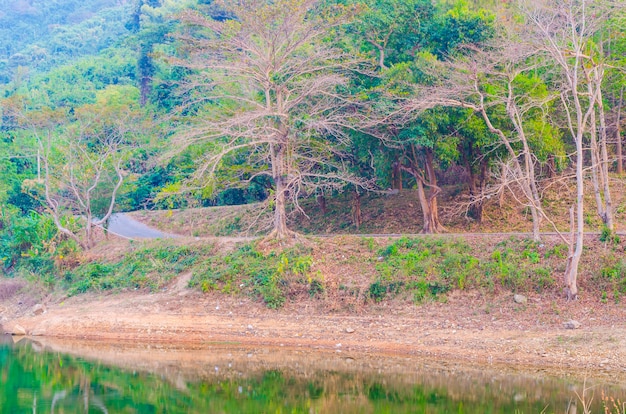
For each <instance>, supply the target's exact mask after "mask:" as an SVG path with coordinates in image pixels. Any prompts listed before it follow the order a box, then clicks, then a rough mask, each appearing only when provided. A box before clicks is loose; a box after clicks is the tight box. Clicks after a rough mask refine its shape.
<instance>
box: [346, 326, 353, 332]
mask: <svg viewBox="0 0 626 414" xmlns="http://www.w3.org/2000/svg"><path fill="white" fill-rule="evenodd" d="M346 333H354V329H353V328H351V327H347V328H346Z"/></svg>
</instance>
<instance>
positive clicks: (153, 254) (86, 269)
mask: <svg viewBox="0 0 626 414" xmlns="http://www.w3.org/2000/svg"><path fill="white" fill-rule="evenodd" d="M212 249H213V248H212V246H202V247H197V246H176V245H170V244H159V245H157V246H154V247H141V248H138V249H137V250H134V251H133V252H131V253H129V254H127V255H126V256H124V258H123V259H121V260H119V261H113V262H105V261H102V262H100V261H95V262H89V263H86V264H83V265H80V266H78V267H76V268H75V269H73V270H70V271H67V272H66V273H65V277H64V284H65V285H66V287H67V289H68V293H69V294H70V295H75V294H78V293H83V292H87V291H94V290H95V291H102V290H119V289H148V290H150V291H156V290H158V289H161V288H163V287H165V286H166V285H167V283H168V282H169V281H170V280H171V279H172V278H174V277H175V276H176V275H178V274H180V273H181V272H183V271H185V270H188V269H190V268H191V267H193V266H194V265H195V264H196V263H197V262H198V261H199V260H200V259H201V258H204V257H206V256H207V255H209V254H211V251H212Z"/></svg>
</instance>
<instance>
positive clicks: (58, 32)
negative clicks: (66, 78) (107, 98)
mask: <svg viewBox="0 0 626 414" xmlns="http://www.w3.org/2000/svg"><path fill="white" fill-rule="evenodd" d="M132 7H133V6H132V2H130V1H119V0H80V1H79V0H63V1H44V0H35V1H24V0H1V1H0V45H2V47H1V48H0V84H6V83H9V82H10V81H12V80H14V79H15V78H16V76H18V77H22V78H23V77H24V75H25V73H24V71H29V72H37V71H39V72H41V71H48V70H50V69H52V68H54V67H56V66H59V65H62V64H65V63H68V62H70V61H73V60H76V59H78V58H80V57H84V56H89V55H95V54H97V53H98V52H99V51H100V50H102V49H105V48H106V47H108V46H111V45H113V44H114V43H116V42H119V41H120V40H121V39H122V38H123V37H124V36H125V35H127V34H128V33H129V32H128V30H127V29H126V28H125V24H126V23H127V22H128V20H129V19H130V15H131V11H132ZM18 68H21V71H22V73H19V74H18Z"/></svg>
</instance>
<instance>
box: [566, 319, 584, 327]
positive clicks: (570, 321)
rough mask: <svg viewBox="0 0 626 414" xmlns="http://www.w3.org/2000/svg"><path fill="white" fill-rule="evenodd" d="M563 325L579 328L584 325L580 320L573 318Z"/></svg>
mask: <svg viewBox="0 0 626 414" xmlns="http://www.w3.org/2000/svg"><path fill="white" fill-rule="evenodd" d="M563 325H564V326H565V329H578V328H580V327H581V326H582V324H581V323H580V322H578V321H575V320H573V319H571V320H569V321H567V322H565V323H564V324H563Z"/></svg>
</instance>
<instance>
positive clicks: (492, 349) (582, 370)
mask: <svg viewBox="0 0 626 414" xmlns="http://www.w3.org/2000/svg"><path fill="white" fill-rule="evenodd" d="M508 299H509V298H508V297H504V298H501V300H502V302H501V303H500V308H499V310H498V312H497V315H498V316H495V315H496V312H494V315H493V316H492V315H491V314H485V313H484V312H482V314H481V313H480V309H481V307H480V306H478V307H474V309H472V307H471V306H472V300H471V299H470V300H468V299H467V298H463V297H460V298H456V297H453V298H451V299H450V300H449V301H448V302H447V303H445V304H444V303H429V304H425V305H420V306H411V307H407V306H406V305H403V304H398V305H397V306H395V307H392V306H379V307H376V308H373V309H368V311H367V312H360V313H358V314H352V313H330V312H323V311H321V310H320V309H317V308H315V307H313V306H309V304H306V303H304V304H303V303H289V304H287V306H286V307H285V308H283V309H281V310H279V311H276V310H268V309H266V308H264V306H263V305H262V304H260V303H257V302H253V301H250V300H249V299H241V298H237V297H224V296H220V295H205V294H201V293H197V292H193V291H188V290H184V291H179V292H167V293H157V294H146V293H141V292H123V293H118V294H105V295H95V294H86V295H80V296H77V297H72V298H68V299H63V300H61V301H59V302H54V301H51V302H50V303H48V304H46V311H45V313H43V314H39V315H34V314H32V311H30V310H29V311H22V313H21V314H19V312H18V313H16V314H14V315H9V316H11V317H10V318H7V319H9V320H8V321H5V322H3V323H2V327H3V331H6V332H8V333H13V334H15V333H24V332H20V330H21V329H23V330H24V331H25V333H26V334H27V335H26V336H30V337H31V338H32V339H33V340H35V341H38V340H39V339H38V338H44V339H45V338H52V340H58V339H60V340H63V341H65V340H81V341H82V340H88V341H106V342H109V341H114V342H118V343H119V342H121V343H124V342H126V343H128V342H132V343H147V344H157V345H158V344H168V346H182V347H185V346H198V347H203V346H229V347H269V348H277V349H285V350H306V351H310V352H316V351H322V352H333V353H338V354H349V353H358V354H362V355H364V354H367V355H372V356H376V355H378V356H381V357H385V356H388V357H407V358H412V359H422V360H432V361H441V362H444V361H445V362H457V363H459V364H462V365H469V366H490V367H509V368H511V369H515V370H522V371H542V372H551V373H554V374H557V375H558V374H559V373H566V374H567V375H568V376H575V377H578V378H579V379H586V378H597V379H603V380H609V381H611V382H614V383H626V340H624V338H626V329H624V326H623V325H620V324H616V323H615V322H616V321H619V320H623V319H622V318H623V310H622V309H621V308H620V307H619V306H617V305H615V306H610V312H609V314H610V315H611V317H610V318H594V317H591V318H587V320H584V319H583V318H581V317H580V316H578V318H579V319H580V320H581V323H582V326H581V327H580V329H565V327H564V326H563V325H562V322H561V320H562V319H564V317H565V318H569V316H567V315H558V317H556V318H552V319H545V320H544V322H542V323H541V324H539V325H537V324H532V323H529V319H528V317H532V318H535V317H539V319H540V318H541V316H542V315H541V314H539V313H538V312H537V310H541V309H544V310H545V307H546V304H544V303H542V302H539V303H538V304H537V306H532V305H529V306H528V307H527V308H526V309H524V310H519V308H516V307H514V306H511V305H510V302H512V301H509V300H508ZM575 305H576V306H575V307H576V309H572V308H573V306H571V307H570V308H569V309H570V310H571V311H572V312H573V313H574V314H575V313H576V312H575V311H576V310H577V309H578V310H579V311H581V312H582V313H583V314H584V313H585V310H586V309H587V308H586V307H585V306H584V304H582V303H577V304H575ZM564 306H566V307H567V306H569V305H564ZM566 309H567V308H566ZM461 311H462V313H461ZM468 311H469V313H468ZM468 314H470V315H473V316H474V317H467V316H465V315H468ZM455 315H456V316H457V317H455ZM543 316H544V317H545V316H546V315H543ZM574 316H576V315H574ZM604 316H606V315H604ZM616 325H617V326H616Z"/></svg>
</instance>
